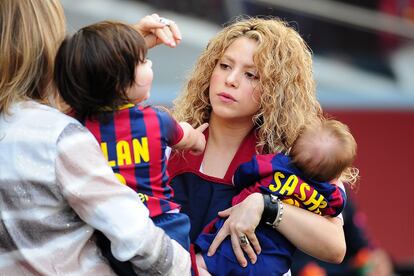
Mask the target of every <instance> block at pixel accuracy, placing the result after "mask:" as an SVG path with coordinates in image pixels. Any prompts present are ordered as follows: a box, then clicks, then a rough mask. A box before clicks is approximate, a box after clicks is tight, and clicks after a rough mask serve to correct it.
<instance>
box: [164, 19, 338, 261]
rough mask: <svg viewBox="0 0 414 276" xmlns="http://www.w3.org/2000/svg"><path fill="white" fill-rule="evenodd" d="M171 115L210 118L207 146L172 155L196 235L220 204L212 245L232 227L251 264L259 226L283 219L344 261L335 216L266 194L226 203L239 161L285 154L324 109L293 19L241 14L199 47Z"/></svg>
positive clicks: (280, 226) (319, 249) (303, 240)
mask: <svg viewBox="0 0 414 276" xmlns="http://www.w3.org/2000/svg"><path fill="white" fill-rule="evenodd" d="M174 115H175V117H176V119H178V120H180V121H187V122H189V123H190V124H192V125H193V126H199V125H201V124H203V123H206V122H208V123H209V128H208V130H207V131H206V132H205V135H206V139H207V144H206V149H205V152H204V154H203V155H201V156H193V155H191V153H188V152H184V153H182V152H175V153H173V155H172V156H171V159H170V163H169V172H170V176H171V185H172V187H173V188H174V190H175V199H176V201H177V202H178V203H180V204H181V205H182V211H183V212H185V213H187V214H188V215H189V216H190V219H191V223H192V228H191V233H190V236H191V239H192V241H194V240H195V239H196V238H197V237H198V235H199V234H200V232H201V231H202V230H203V228H204V227H205V226H206V225H207V224H208V223H209V222H210V221H212V220H213V219H214V218H215V217H216V215H217V212H219V215H220V216H222V217H228V218H227V220H226V221H225V223H224V225H223V227H222V229H221V230H220V231H219V233H218V234H217V236H216V238H215V240H214V241H213V243H212V245H211V247H210V250H209V254H210V255H211V254H214V253H215V251H216V249H217V248H218V246H219V244H220V243H221V242H222V241H223V240H224V239H225V238H226V237H227V236H228V235H230V239H231V243H232V246H233V250H234V254H235V255H236V257H237V260H238V261H239V263H240V265H241V266H243V267H245V266H247V260H246V258H245V255H244V253H246V255H247V256H248V258H249V259H250V262H251V263H255V262H256V261H257V255H256V254H259V253H260V251H261V247H260V244H259V243H258V240H257V237H256V235H255V228H256V227H257V225H258V224H259V223H260V222H261V220H262V222H263V221H264V222H269V223H271V224H273V222H274V220H275V219H278V220H279V222H278V223H277V231H279V232H280V233H281V234H283V235H284V237H285V238H286V241H287V242H286V244H288V243H292V244H293V245H295V246H296V247H298V248H299V249H301V250H303V251H305V252H307V253H308V254H310V255H313V256H316V257H318V258H320V259H322V260H325V261H328V262H335V263H339V262H341V261H342V259H343V257H344V254H345V249H346V248H345V240H344V235H343V230H342V221H341V220H340V219H338V218H325V217H322V216H318V215H315V214H312V213H311V212H307V211H304V210H302V209H299V208H297V207H294V206H291V205H285V206H284V210H280V208H278V207H279V205H278V204H277V203H276V202H273V201H269V200H267V199H266V198H264V197H263V196H262V195H261V194H259V193H253V194H252V195H250V196H248V197H247V198H246V199H245V200H244V201H243V202H241V203H239V204H238V205H235V206H233V207H231V208H229V207H230V205H231V200H232V197H233V196H234V195H236V194H237V192H238V191H237V190H236V189H235V188H234V186H233V184H232V176H233V174H234V172H235V170H236V168H237V167H238V166H239V165H240V164H241V163H243V162H246V161H248V160H250V159H251V158H252V157H253V156H254V154H257V153H274V152H284V153H288V152H289V149H290V147H291V146H292V144H293V142H294V141H295V140H296V138H297V136H298V135H299V133H300V131H301V129H302V128H303V127H304V126H306V125H309V124H312V123H314V122H317V121H319V120H320V119H321V117H322V110H321V106H320V104H319V102H318V101H317V99H316V91H315V82H314V79H313V74H312V55H311V52H310V50H309V48H308V46H307V45H306V44H305V42H304V41H303V39H302V38H301V37H300V35H299V34H298V33H297V32H296V31H295V30H294V29H293V28H291V27H289V26H288V25H287V24H286V23H285V22H283V21H281V20H278V19H274V18H268V19H260V18H248V19H241V20H236V21H235V22H234V23H232V24H230V25H229V26H227V27H225V28H224V29H223V30H222V31H221V32H219V33H218V34H217V35H216V36H215V37H214V38H213V39H212V40H211V41H210V42H209V44H208V46H207V48H206V49H205V50H204V52H203V53H202V54H201V56H200V58H199V60H198V61H197V63H196V65H195V68H194V71H193V73H192V74H191V75H190V77H189V80H188V82H187V85H186V86H185V88H184V91H183V93H182V95H181V96H180V97H179V99H178V100H177V101H176V102H175V106H174ZM226 208H228V209H226ZM224 209H226V210H224ZM222 210H224V211H222ZM220 211H221V212H220ZM272 231H275V230H272ZM243 251H244V253H243ZM289 254H290V253H289Z"/></svg>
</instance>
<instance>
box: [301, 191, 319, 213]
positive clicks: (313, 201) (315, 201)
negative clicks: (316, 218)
mask: <svg viewBox="0 0 414 276" xmlns="http://www.w3.org/2000/svg"><path fill="white" fill-rule="evenodd" d="M323 200H324V197H323V196H322V195H321V194H319V193H318V192H317V191H316V190H314V191H313V193H312V195H311V196H310V197H309V199H308V200H306V201H305V202H304V203H303V204H305V205H306V206H308V205H311V206H310V207H309V208H308V210H309V211H313V210H315V209H316V208H318V207H319V205H320V204H321V202H322V201H323Z"/></svg>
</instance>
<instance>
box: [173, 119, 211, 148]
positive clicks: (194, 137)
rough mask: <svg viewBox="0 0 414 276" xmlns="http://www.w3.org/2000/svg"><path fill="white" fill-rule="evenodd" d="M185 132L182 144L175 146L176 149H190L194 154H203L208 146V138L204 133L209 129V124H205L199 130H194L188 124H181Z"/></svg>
mask: <svg viewBox="0 0 414 276" xmlns="http://www.w3.org/2000/svg"><path fill="white" fill-rule="evenodd" d="M179 125H180V126H181V128H182V130H183V137H182V138H181V140H180V142H178V143H177V144H175V145H174V148H175V149H188V150H191V151H192V152H193V153H194V154H201V153H202V152H203V151H204V148H205V146H206V138H205V137H204V134H203V131H204V130H206V129H207V127H208V123H204V124H202V125H201V126H199V127H198V128H193V127H192V126H191V125H190V124H189V123H187V122H180V123H179Z"/></svg>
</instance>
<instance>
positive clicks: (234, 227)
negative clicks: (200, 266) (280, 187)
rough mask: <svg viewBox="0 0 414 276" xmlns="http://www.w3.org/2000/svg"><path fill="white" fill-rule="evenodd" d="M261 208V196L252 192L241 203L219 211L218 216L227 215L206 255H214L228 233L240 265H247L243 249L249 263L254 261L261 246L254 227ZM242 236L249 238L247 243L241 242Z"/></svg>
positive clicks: (261, 211) (257, 221)
mask: <svg viewBox="0 0 414 276" xmlns="http://www.w3.org/2000/svg"><path fill="white" fill-rule="evenodd" d="M263 208H264V203H263V196H262V195H261V194H260V193H253V194H251V195H249V196H248V197H247V198H246V199H244V200H243V201H242V202H241V203H239V204H237V205H235V206H233V207H231V208H228V209H226V210H224V211H221V212H219V216H220V217H227V220H226V221H225V222H224V225H223V227H222V228H221V229H220V231H219V232H218V233H217V235H216V237H215V239H214V240H213V242H212V243H211V246H210V248H209V251H208V255H209V256H211V255H214V253H215V252H216V250H217V248H218V247H219V246H220V244H221V243H222V241H223V240H224V239H225V238H226V237H227V236H228V235H230V237H231V244H232V247H233V251H234V254H235V255H236V258H237V260H238V262H239V263H240V265H241V266H243V267H246V266H247V260H246V258H245V257H244V254H243V251H244V252H246V254H247V256H248V257H249V259H250V262H251V263H253V264H254V263H256V261H257V256H256V254H260V252H261V248H260V244H259V241H258V239H257V237H256V234H255V229H256V227H257V225H258V224H259V222H260V220H261V217H262V213H263ZM242 236H247V239H248V240H249V242H248V243H247V244H245V243H244V244H241V242H240V237H242ZM253 249H254V250H253Z"/></svg>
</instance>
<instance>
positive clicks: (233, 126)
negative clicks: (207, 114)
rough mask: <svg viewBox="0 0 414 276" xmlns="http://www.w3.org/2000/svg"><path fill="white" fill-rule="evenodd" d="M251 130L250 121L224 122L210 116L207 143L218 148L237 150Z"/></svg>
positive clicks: (251, 124)
mask: <svg viewBox="0 0 414 276" xmlns="http://www.w3.org/2000/svg"><path fill="white" fill-rule="evenodd" d="M252 128H253V123H252V122H251V121H248V122H244V123H242V122H240V121H238V122H234V121H226V120H223V119H220V118H217V117H215V116H213V115H212V116H211V118H210V122H209V141H212V142H213V143H214V144H215V146H217V147H219V148H236V149H237V148H239V146H240V144H241V142H242V141H243V139H244V138H245V137H246V135H247V134H248V133H249V132H250V131H251V130H252Z"/></svg>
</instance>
